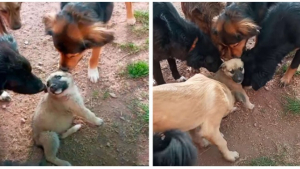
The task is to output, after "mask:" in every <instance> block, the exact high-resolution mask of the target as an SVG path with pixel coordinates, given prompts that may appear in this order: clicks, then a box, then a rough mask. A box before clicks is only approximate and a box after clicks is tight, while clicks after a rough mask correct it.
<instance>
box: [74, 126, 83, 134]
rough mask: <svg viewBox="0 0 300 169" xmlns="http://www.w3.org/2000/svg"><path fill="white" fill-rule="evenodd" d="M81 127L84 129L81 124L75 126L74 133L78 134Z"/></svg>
mask: <svg viewBox="0 0 300 169" xmlns="http://www.w3.org/2000/svg"><path fill="white" fill-rule="evenodd" d="M81 127H82V125H81V124H76V125H75V126H73V128H74V132H77V131H78V130H79V129H80V128H81Z"/></svg>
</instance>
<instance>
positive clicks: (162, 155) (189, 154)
mask: <svg viewBox="0 0 300 169" xmlns="http://www.w3.org/2000/svg"><path fill="white" fill-rule="evenodd" d="M162 134H163V135H164V136H163V137H164V138H163V139H162V136H161V134H155V135H154V136H153V165H154V166H193V165H197V163H198V149H197V148H196V147H195V146H194V144H193V142H192V140H191V138H190V136H189V135H188V134H187V133H184V132H182V131H179V130H169V131H166V132H164V133H162Z"/></svg>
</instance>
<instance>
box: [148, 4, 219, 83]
mask: <svg viewBox="0 0 300 169" xmlns="http://www.w3.org/2000/svg"><path fill="white" fill-rule="evenodd" d="M175 58H176V59H180V60H186V61H187V65H188V66H190V67H192V68H195V69H199V68H200V67H205V68H206V69H208V70H209V71H212V72H216V71H217V70H218V68H219V66H220V65H221V63H222V60H221V59H220V54H219V51H218V49H217V48H216V47H215V46H214V44H213V43H212V41H211V40H210V38H209V36H207V35H206V34H204V33H203V32H201V30H200V29H199V28H198V27H197V26H196V25H194V24H193V23H191V22H189V21H186V20H185V19H183V18H182V17H180V15H179V14H178V12H177V10H176V9H175V8H174V6H173V5H172V4H171V3H169V2H154V3H153V74H154V79H155V81H156V82H157V84H158V85H160V84H164V83H165V81H164V79H163V76H162V72H161V67H160V61H161V60H164V59H167V60H168V62H169V66H170V68H171V71H172V75H173V77H174V79H176V80H180V81H181V80H182V79H184V78H182V77H181V76H180V74H179V72H178V70H177V66H176V61H175Z"/></svg>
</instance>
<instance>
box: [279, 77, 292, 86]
mask: <svg viewBox="0 0 300 169" xmlns="http://www.w3.org/2000/svg"><path fill="white" fill-rule="evenodd" d="M290 81H291V79H289V78H287V77H286V76H283V77H282V78H281V79H280V83H279V86H280V87H284V86H287V85H288V84H289V83H290Z"/></svg>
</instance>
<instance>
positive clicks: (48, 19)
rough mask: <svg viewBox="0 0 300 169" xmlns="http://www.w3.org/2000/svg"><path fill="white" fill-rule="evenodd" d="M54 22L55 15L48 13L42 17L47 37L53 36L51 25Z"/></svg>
mask: <svg viewBox="0 0 300 169" xmlns="http://www.w3.org/2000/svg"><path fill="white" fill-rule="evenodd" d="M55 20H56V13H48V14H45V15H44V17H43V23H44V25H45V31H46V34H47V35H52V34H53V25H54V22H55Z"/></svg>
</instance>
